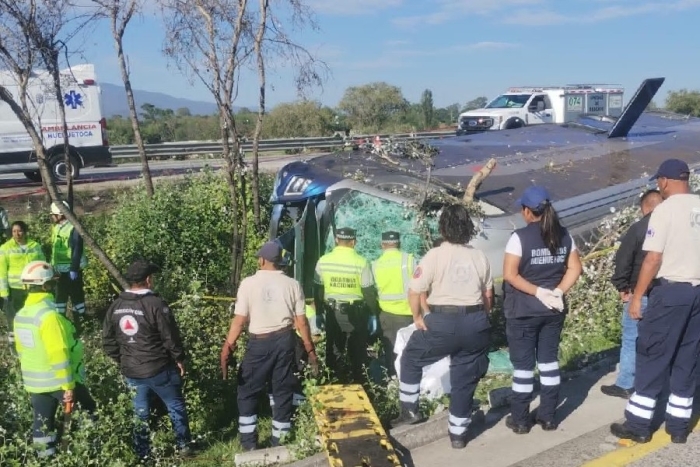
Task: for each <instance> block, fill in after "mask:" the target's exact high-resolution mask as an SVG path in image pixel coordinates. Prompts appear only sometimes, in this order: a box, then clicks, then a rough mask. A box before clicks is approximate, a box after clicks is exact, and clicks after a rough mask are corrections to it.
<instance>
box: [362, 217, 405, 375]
mask: <svg viewBox="0 0 700 467" xmlns="http://www.w3.org/2000/svg"><path fill="white" fill-rule="evenodd" d="M382 250H383V253H382V255H381V256H380V257H379V258H378V259H376V260H375V261H374V262H373V263H372V274H373V275H374V281H375V283H376V284H377V294H378V298H379V308H380V310H381V313H380V315H379V323H380V326H381V330H382V334H383V339H382V346H383V347H384V356H385V360H386V362H385V366H386V368H387V371H388V372H389V376H392V375H393V374H394V373H395V368H394V360H395V359H396V354H394V345H395V344H396V333H397V332H398V330H399V329H401V328H404V327H406V326H410V325H411V323H413V314H412V313H411V306H410V305H409V304H408V284H409V281H410V278H411V276H413V271H414V269H415V260H414V257H413V255H412V254H409V253H404V252H402V251H401V240H400V234H399V233H398V232H394V231H389V232H384V233H382Z"/></svg>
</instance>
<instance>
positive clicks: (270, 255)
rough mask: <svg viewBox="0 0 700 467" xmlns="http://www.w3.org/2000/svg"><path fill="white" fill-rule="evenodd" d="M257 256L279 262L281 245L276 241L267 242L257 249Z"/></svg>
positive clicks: (280, 260) (280, 259)
mask: <svg viewBox="0 0 700 467" xmlns="http://www.w3.org/2000/svg"><path fill="white" fill-rule="evenodd" d="M258 257H260V258H262V259H264V260H267V261H269V262H271V263H273V264H280V263H281V262H282V246H281V245H280V244H279V243H278V242H276V241H270V242H267V243H265V244H264V245H263V246H261V247H260V249H259V250H258Z"/></svg>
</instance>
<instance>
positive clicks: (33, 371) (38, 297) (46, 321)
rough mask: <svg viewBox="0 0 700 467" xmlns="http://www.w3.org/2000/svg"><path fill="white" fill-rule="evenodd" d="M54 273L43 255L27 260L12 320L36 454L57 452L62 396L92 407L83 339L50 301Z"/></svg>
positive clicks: (63, 400) (92, 410)
mask: <svg viewBox="0 0 700 467" xmlns="http://www.w3.org/2000/svg"><path fill="white" fill-rule="evenodd" d="M56 279H57V277H56V274H55V273H54V271H53V268H52V267H51V265H50V264H48V263H47V262H45V261H32V262H30V263H29V264H27V265H26V266H25V267H24V269H23V270H22V274H21V275H20V280H21V281H22V284H24V285H25V286H26V287H27V292H28V295H27V299H26V301H25V304H24V307H23V308H22V309H20V310H19V311H18V312H17V315H16V316H15V324H14V329H15V334H16V336H17V337H16V342H15V348H16V350H17V353H18V355H19V362H20V367H21V370H22V381H23V383H24V388H25V390H26V391H27V392H29V393H30V395H31V402H32V409H33V411H34V423H33V426H32V440H33V442H34V444H35V445H37V446H38V448H37V449H38V456H39V457H50V456H53V455H54V454H55V453H56V445H57V439H56V438H57V437H56V409H57V408H58V405H59V404H60V403H61V402H63V403H73V402H76V403H77V404H78V406H79V407H80V408H81V409H83V410H85V411H86V412H87V413H89V414H93V413H94V412H95V408H96V407H95V401H94V400H93V399H92V397H91V396H90V392H89V391H88V389H87V387H85V385H84V380H85V369H84V367H83V353H84V350H83V344H82V343H81V342H80V341H79V340H77V339H76V337H75V328H74V327H73V325H72V324H71V322H70V321H68V319H67V318H65V317H64V316H63V315H62V314H61V313H59V312H58V310H57V307H56V304H55V303H54V302H53V297H52V295H51V292H50V291H51V290H53V286H54V285H55V284H54V282H55V281H56Z"/></svg>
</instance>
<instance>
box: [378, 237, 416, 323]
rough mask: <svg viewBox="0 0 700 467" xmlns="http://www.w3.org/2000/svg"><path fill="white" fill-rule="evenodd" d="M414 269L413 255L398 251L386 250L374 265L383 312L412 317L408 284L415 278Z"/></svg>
mask: <svg viewBox="0 0 700 467" xmlns="http://www.w3.org/2000/svg"><path fill="white" fill-rule="evenodd" d="M413 268H414V261H413V255H412V254H408V253H404V252H402V251H400V250H398V249H391V250H386V251H385V252H384V253H383V254H382V256H380V257H379V258H378V259H377V260H376V261H374V262H373V263H372V273H373V275H374V280H375V282H376V284H377V291H378V292H379V308H381V309H382V311H384V312H386V313H391V314H392V315H408V316H410V315H411V307H410V306H409V304H408V283H409V281H410V279H411V276H413Z"/></svg>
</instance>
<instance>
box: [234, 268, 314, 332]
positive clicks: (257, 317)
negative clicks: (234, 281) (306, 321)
mask: <svg viewBox="0 0 700 467" xmlns="http://www.w3.org/2000/svg"><path fill="white" fill-rule="evenodd" d="M234 313H235V314H237V315H239V316H248V317H249V323H248V331H249V332H250V333H251V334H265V333H268V332H273V331H278V330H280V329H283V328H285V327H287V326H289V325H291V324H293V323H294V316H295V315H296V316H302V315H304V313H305V303H304V291H303V290H302V289H301V285H299V282H297V281H296V280H294V279H292V278H291V277H288V276H285V275H284V273H283V272H282V271H258V272H256V273H255V274H254V275H252V276H249V277H246V278H245V279H243V280H242V281H241V285H240V286H239V287H238V297H237V299H236V309H235V311H234Z"/></svg>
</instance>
